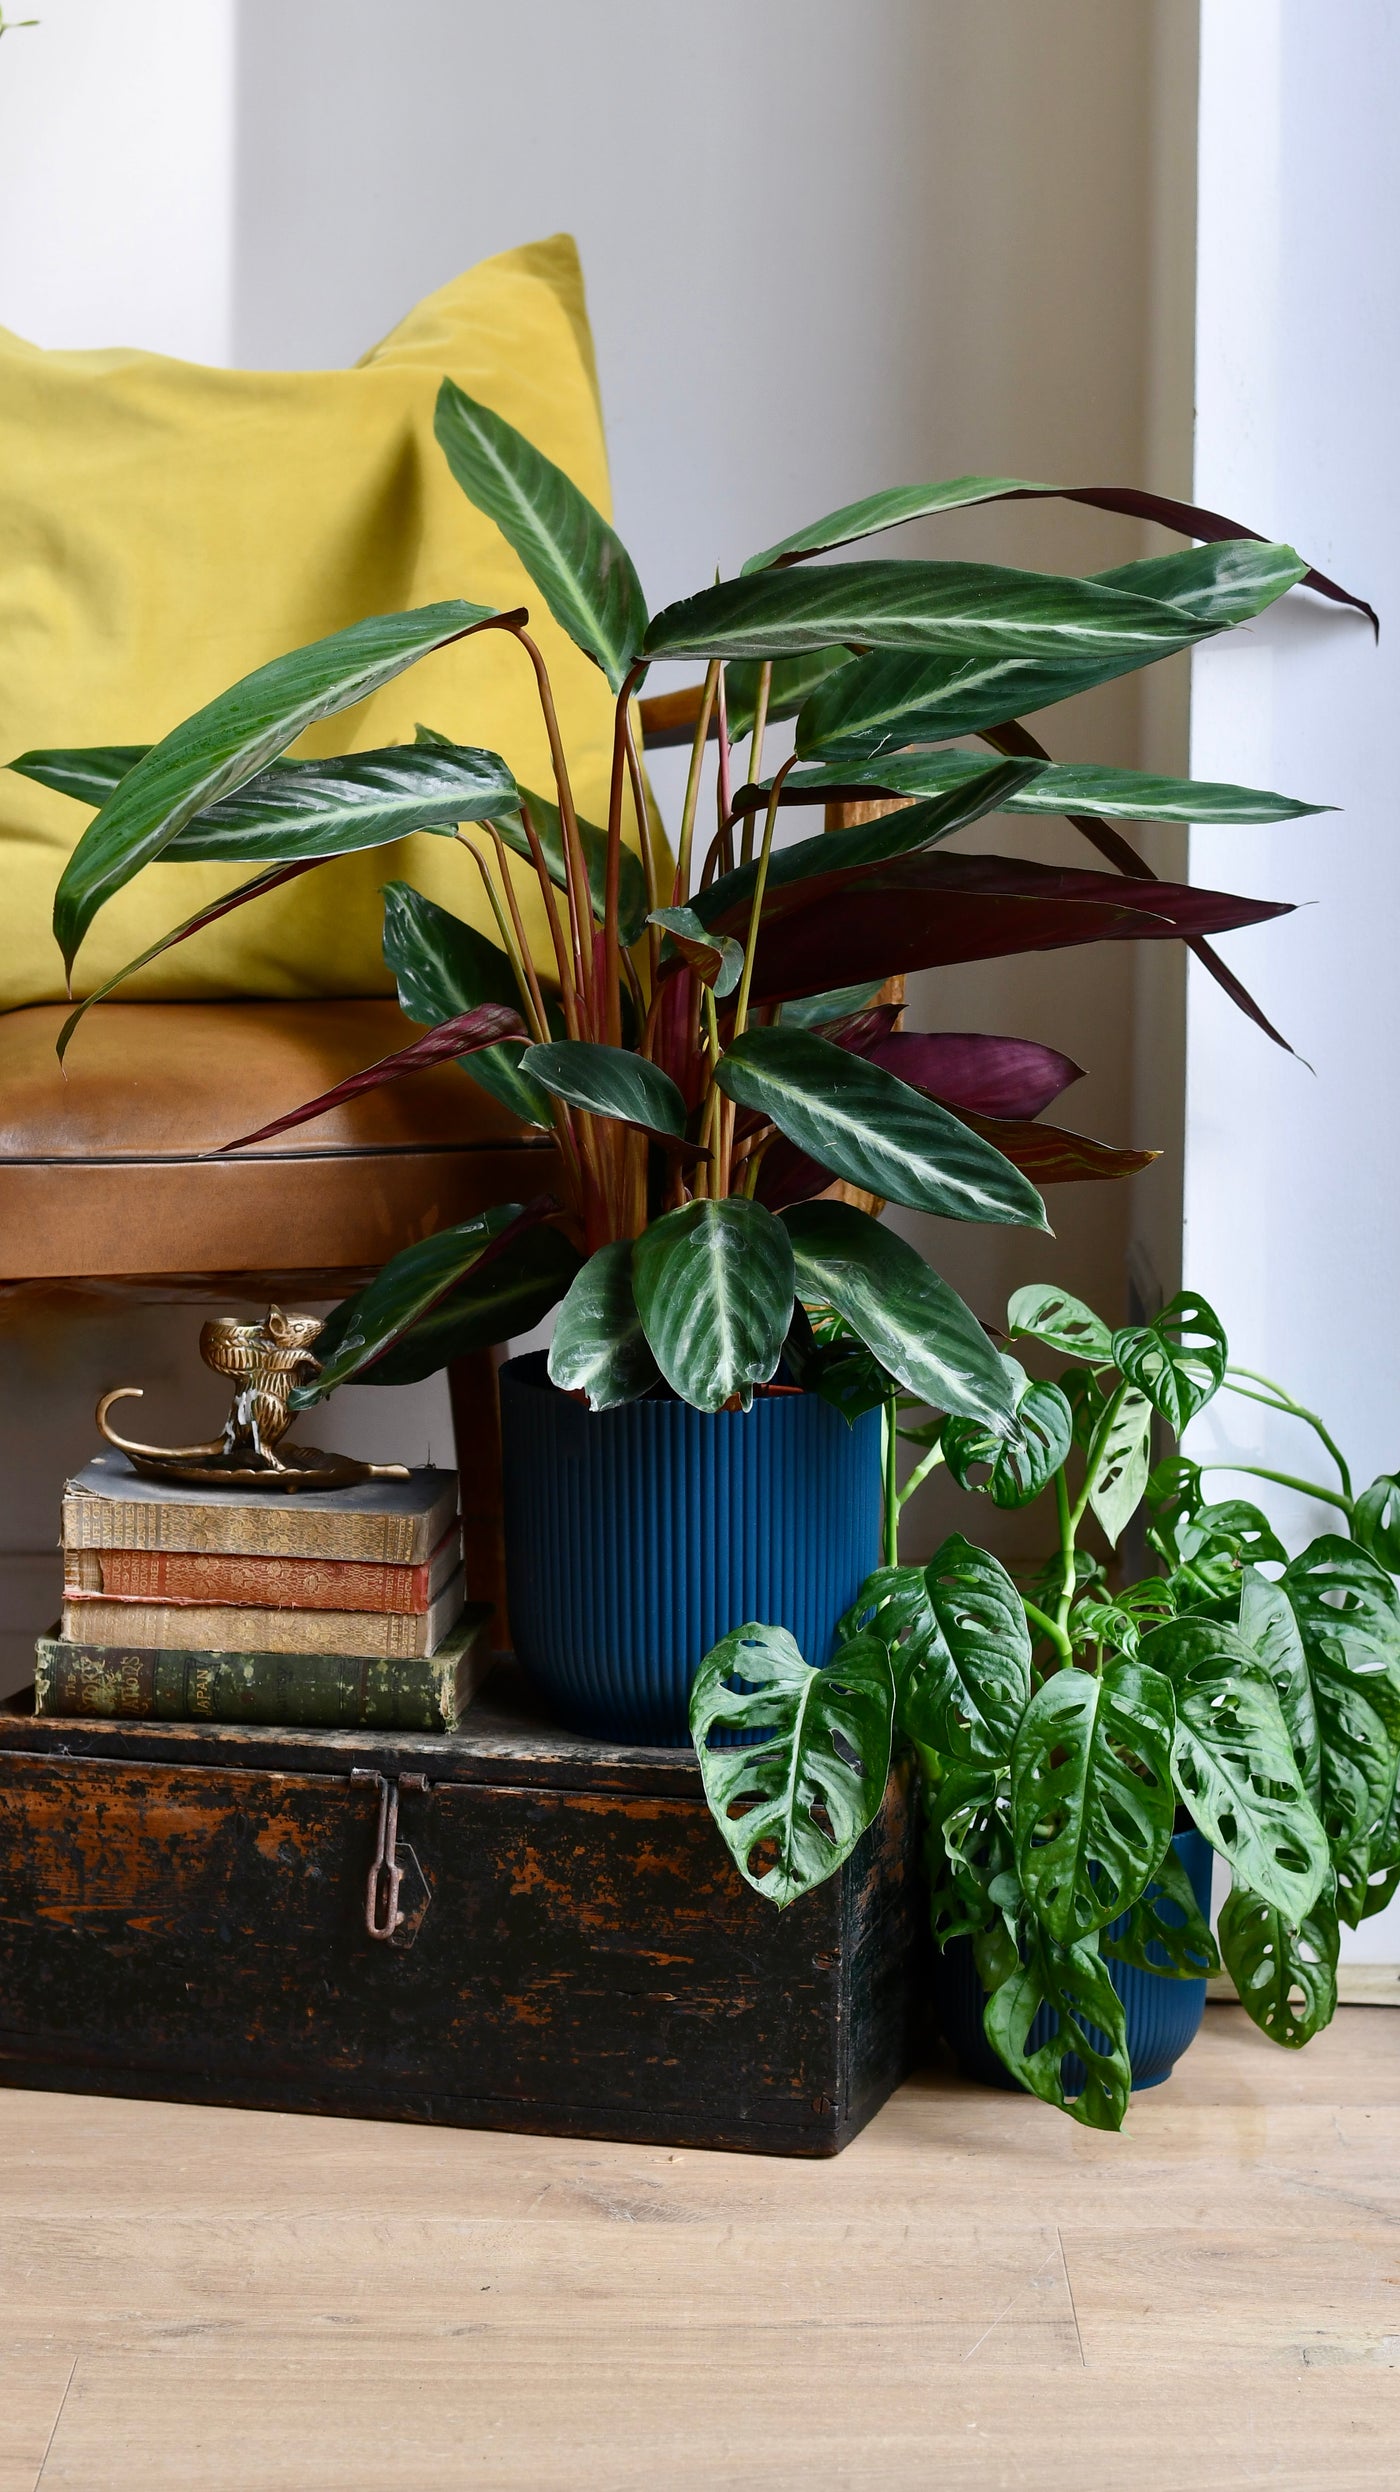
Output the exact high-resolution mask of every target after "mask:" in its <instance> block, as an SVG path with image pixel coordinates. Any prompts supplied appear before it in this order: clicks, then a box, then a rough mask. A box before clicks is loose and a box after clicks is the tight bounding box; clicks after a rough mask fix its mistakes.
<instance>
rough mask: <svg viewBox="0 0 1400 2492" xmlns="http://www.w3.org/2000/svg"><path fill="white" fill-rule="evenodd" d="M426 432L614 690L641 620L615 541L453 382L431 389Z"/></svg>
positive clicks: (536, 455) (539, 456)
mask: <svg viewBox="0 0 1400 2492" xmlns="http://www.w3.org/2000/svg"><path fill="white" fill-rule="evenodd" d="M433 430H434V432H435V433H436V435H437V438H438V443H439V446H440V448H441V450H442V452H443V455H444V457H445V458H446V460H447V464H448V466H449V467H450V468H451V470H452V473H453V475H454V476H455V477H456V479H457V482H458V484H459V485H460V486H461V488H462V491H463V492H464V493H465V495H466V497H467V499H468V501H469V502H474V503H475V504H476V507H477V509H478V510H480V511H484V512H485V513H486V516H487V518H488V519H493V520H494V521H495V523H496V526H497V527H498V528H499V529H500V531H501V534H502V536H503V537H504V538H505V540H506V543H507V545H509V546H510V548H511V550H512V552H513V553H515V554H517V555H518V556H519V558H520V560H521V562H522V563H523V564H524V566H525V568H526V570H527V571H528V572H529V574H530V577H531V579H532V580H533V581H534V583H535V586H536V588H537V589H538V590H539V592H540V595H541V596H542V597H543V599H544V601H545V604H546V605H547V606H548V608H549V611H550V613H551V614H552V615H553V617H554V620H555V622H556V623H558V624H561V625H562V627H563V629H564V630H565V631H566V632H567V633H568V635H569V638H570V639H571V640H572V641H573V642H574V644H575V646H576V647H577V648H580V649H582V650H583V652H584V654H585V655H586V656H587V657H590V658H592V660H593V662H594V664H595V665H596V666H600V667H601V668H602V670H603V673H604V674H605V675H606V677H607V679H608V682H609V683H610V684H611V686H612V688H613V691H614V692H620V691H621V689H622V684H623V679H624V677H625V676H626V674H627V670H628V668H629V667H630V666H631V664H632V662H633V660H634V659H635V658H636V657H637V656H638V655H639V654H640V651H641V645H642V636H643V634H644V633H645V631H646V627H647V608H646V599H645V598H644V597H643V595H642V586H641V582H640V580H639V579H638V578H637V574H636V571H635V570H634V569H633V565H632V558H631V556H630V554H629V553H628V551H627V548H626V547H625V545H624V544H623V543H622V540H621V538H620V537H619V536H617V535H616V534H615V532H614V530H613V529H612V528H610V527H609V525H608V523H607V521H606V519H604V517H603V515H602V513H601V511H597V510H595V509H594V507H593V504H592V503H591V502H590V501H589V499H588V497H587V495H586V494H584V493H580V491H579V489H578V486H577V485H576V484H575V483H574V482H573V480H572V478H571V477H569V476H566V475H565V473H564V470H563V469H562V467H556V466H555V464H554V462H553V460H552V459H547V458H546V457H545V456H544V453H543V452H542V451H540V450H537V449H536V448H535V446H534V443H533V442H530V441H527V440H526V438H525V436H524V434H523V433H518V432H517V431H516V429H515V426H514V425H513V424H507V423H506V421H505V418H504V417H503V416H499V415H496V414H494V413H493V412H492V410H491V408H490V407H484V406H482V405H481V404H480V402H479V401H478V400H477V399H475V398H469V397H468V396H467V393H466V391H465V390H464V389H459V388H458V386H457V383H456V382H455V381H444V382H443V384H442V387H441V388H440V390H439V391H438V395H437V408H436V412H435V414H434V417H433Z"/></svg>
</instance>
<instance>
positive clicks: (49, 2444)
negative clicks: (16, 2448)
mask: <svg viewBox="0 0 1400 2492" xmlns="http://www.w3.org/2000/svg"><path fill="white" fill-rule="evenodd" d="M77 2369H78V2356H77V2354H74V2356H73V2359H72V2361H71V2362H70V2363H69V2365H68V2377H67V2379H66V2380H65V2381H64V2383H63V2394H62V2396H61V2397H60V2398H59V2401H58V2412H57V2414H56V2415H55V2416H54V2418H53V2427H52V2429H51V2430H50V2432H49V2436H48V2439H47V2440H46V2441H45V2443H44V2454H43V2456H42V2457H41V2458H40V2460H39V2472H38V2474H37V2475H36V2476H35V2478H34V2492H40V2487H41V2486H42V2484H43V2480H44V2472H45V2469H46V2467H47V2466H48V2462H49V2459H50V2457H51V2456H52V2455H53V2444H54V2442H55V2440H56V2439H57V2437H58V2427H59V2424H60V2423H61V2422H62V2420H63V2409H64V2407H65V2406H66V2405H67V2403H68V2391H69V2390H70V2388H71V2387H72V2385H73V2381H74V2378H75V2376H76V2373H77Z"/></svg>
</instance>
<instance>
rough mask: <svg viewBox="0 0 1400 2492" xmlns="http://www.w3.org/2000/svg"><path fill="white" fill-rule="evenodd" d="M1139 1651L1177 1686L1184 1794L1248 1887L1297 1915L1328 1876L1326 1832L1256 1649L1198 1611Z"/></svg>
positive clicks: (1178, 1761)
mask: <svg viewBox="0 0 1400 2492" xmlns="http://www.w3.org/2000/svg"><path fill="white" fill-rule="evenodd" d="M1141 1651H1142V1657H1143V1659H1144V1660H1145V1661H1147V1662H1149V1663H1150V1664H1151V1665H1152V1667H1153V1668H1154V1669H1156V1670H1160V1671H1161V1672H1162V1673H1163V1675H1164V1676H1165V1677H1166V1678H1169V1679H1170V1680H1171V1683H1172V1687H1173V1690H1174V1692H1175V1696H1176V1740H1175V1746H1174V1751H1173V1761H1174V1765H1175V1769H1176V1785H1177V1791H1178V1794H1179V1796H1180V1798H1181V1799H1182V1800H1183V1801H1184V1803H1185V1805H1186V1807H1187V1808H1188V1809H1189V1810H1190V1812H1191V1815H1192V1817H1193V1818H1194V1819H1195V1821H1196V1824H1197V1825H1198V1826H1199V1828H1200V1830H1201V1832H1202V1834H1203V1835H1204V1836H1205V1837H1206V1840H1207V1842H1209V1843H1213V1844H1214V1846H1215V1849H1216V1850H1217V1851H1218V1852H1220V1853H1222V1854H1223V1855H1224V1857H1225V1859H1226V1860H1228V1862H1229V1864H1230V1867H1231V1870H1232V1871H1233V1873H1234V1875H1235V1876H1236V1877H1237V1878H1239V1879H1240V1881H1241V1882H1242V1884H1244V1885H1245V1886H1249V1887H1252V1888H1253V1889H1254V1891H1255V1892H1256V1893H1257V1894H1260V1895H1262V1896H1263V1897H1264V1898H1265V1900H1266V1901H1267V1902H1269V1903H1271V1904H1273V1905H1275V1906H1276V1907H1277V1909H1278V1910H1279V1911H1280V1912H1282V1913H1283V1914H1285V1915H1286V1916H1287V1918H1288V1919H1289V1920H1290V1921H1295V1920H1298V1919H1300V1918H1301V1917H1302V1915H1303V1914H1304V1913H1306V1912H1308V1911H1310V1910H1311V1908H1312V1906H1313V1904H1314V1903H1315V1902H1316V1900H1317V1897H1318V1896H1319V1895H1320V1894H1321V1892H1322V1889H1323V1887H1324V1884H1325V1883H1326V1882H1327V1881H1328V1880H1329V1878H1330V1876H1331V1863H1330V1861H1329V1858H1328V1850H1327V1837H1326V1835H1325V1834H1324V1832H1323V1830H1322V1826H1321V1824H1320V1823H1319V1821H1318V1818H1317V1815H1316V1813H1315V1811H1314V1809H1313V1806H1312V1803H1311V1801H1310V1800H1309V1798H1308V1796H1307V1792H1306V1790H1305V1789H1304V1786H1303V1782H1302V1779H1301V1777H1300V1775H1299V1774H1298V1771H1297V1768H1296V1766H1295V1764H1294V1761H1293V1750H1292V1746H1291V1744H1290V1741H1289V1737H1288V1731H1287V1728H1286V1726H1285V1723H1284V1719H1283V1714H1282V1712H1281V1710H1280V1707H1279V1701H1278V1698H1277V1696H1276V1695H1275V1693H1274V1690H1273V1687H1272V1684H1271V1683H1270V1681H1269V1680H1268V1679H1267V1678H1266V1677H1265V1675H1264V1672H1263V1668H1262V1666H1261V1664H1260V1662H1259V1660H1258V1658H1257V1656H1256V1655H1255V1654H1254V1652H1253V1651H1252V1650H1251V1648H1250V1647H1249V1645H1247V1644H1246V1643H1245V1642H1244V1641H1243V1640H1242V1638H1241V1637H1240V1636H1239V1635H1238V1634H1237V1633H1236V1632H1235V1631H1234V1629H1232V1628H1230V1627H1226V1626H1222V1625H1220V1624H1219V1623H1218V1622H1217V1621H1216V1620H1214V1619H1209V1618H1191V1617H1187V1618H1173V1619H1171V1620H1169V1621H1168V1623H1167V1625H1166V1626H1164V1627H1159V1628H1158V1629H1157V1632H1156V1634H1155V1635H1151V1636H1148V1637H1146V1638H1145V1639H1144V1642H1143V1644H1142V1647H1141Z"/></svg>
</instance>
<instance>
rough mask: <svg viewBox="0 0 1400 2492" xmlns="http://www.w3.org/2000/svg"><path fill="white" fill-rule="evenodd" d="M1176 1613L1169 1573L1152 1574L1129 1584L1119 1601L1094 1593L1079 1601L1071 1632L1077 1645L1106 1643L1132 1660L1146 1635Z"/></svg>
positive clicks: (1073, 1615)
mask: <svg viewBox="0 0 1400 2492" xmlns="http://www.w3.org/2000/svg"><path fill="white" fill-rule="evenodd" d="M1175 1614H1176V1601H1175V1598H1174V1594H1173V1588H1172V1586H1171V1584H1170V1583H1169V1582H1168V1581H1167V1579H1166V1577H1165V1576H1162V1575H1149V1576H1148V1577H1147V1579H1146V1581H1145V1582H1143V1583H1135V1584H1129V1585H1128V1587H1127V1589H1126V1590H1125V1591H1123V1592H1121V1593H1120V1594H1119V1595H1118V1598H1117V1599H1116V1600H1109V1599H1105V1598H1104V1597H1102V1596H1101V1595H1096V1594H1090V1595H1088V1596H1087V1597H1086V1598H1085V1599H1084V1600H1082V1601H1076V1603H1075V1605H1074V1608H1073V1609H1072V1610H1071V1611H1070V1618H1069V1632H1070V1637H1071V1640H1072V1641H1073V1643H1074V1644H1075V1646H1076V1648H1080V1647H1082V1646H1084V1645H1086V1644H1106V1645H1108V1646H1109V1648H1110V1650H1111V1651H1113V1652H1115V1653H1126V1654H1127V1656H1128V1658H1129V1660H1131V1659H1132V1658H1133V1656H1134V1655H1135V1654H1136V1653H1137V1651H1138V1649H1139V1647H1140V1645H1141V1643H1142V1639H1143V1637H1144V1636H1145V1635H1150V1634H1151V1633H1152V1630H1153V1628H1154V1627H1160V1626H1161V1624H1162V1622H1163V1620H1164V1619H1167V1618H1172V1617H1174V1616H1175Z"/></svg>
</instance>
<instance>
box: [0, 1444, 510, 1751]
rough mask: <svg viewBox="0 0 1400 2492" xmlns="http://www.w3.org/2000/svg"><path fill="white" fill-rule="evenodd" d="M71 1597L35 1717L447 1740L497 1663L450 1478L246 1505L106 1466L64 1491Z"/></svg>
mask: <svg viewBox="0 0 1400 2492" xmlns="http://www.w3.org/2000/svg"><path fill="white" fill-rule="evenodd" d="M63 1592H64V1598H63V1617H62V1622H61V1625H60V1627H59V1628H58V1629H57V1630H56V1631H55V1632H54V1633H53V1634H52V1635H48V1636H43V1637H41V1638H40V1641H39V1645H38V1650H37V1655H36V1664H35V1679H34V1704H35V1710H36V1712H38V1713H57V1714H96V1715H101V1716H104V1717H106V1718H108V1719H111V1718H112V1717H119V1718H120V1717H125V1718H127V1719H133V1718H134V1719H148V1720H163V1721H180V1720H204V1721H215V1722H260V1723H287V1724H301V1725H315V1726H317V1727H332V1728H345V1729H349V1728H355V1727H359V1726H365V1727H374V1728H377V1729H382V1730H450V1729H451V1728H452V1727H453V1725H454V1723H455V1722H456V1721H457V1720H458V1718H459V1716H460V1714H461V1712H462V1710H463V1708H464V1707H465V1705H466V1704H467V1703H468V1702H469V1701H470V1698H471V1695H472V1693H473V1690H474V1688H475V1686H476V1685H477V1683H478V1680H479V1679H480V1677H481V1676H482V1674H483V1672H484V1670H485V1668H486V1666H487V1663H488V1660H489V1652H488V1645H487V1636H486V1626H487V1622H488V1619H489V1612H488V1611H487V1610H486V1609H484V1608H483V1607H482V1606H481V1605H479V1604H478V1605H477V1606H475V1607H468V1605H467V1602H466V1586H465V1581H464V1578H463V1572H462V1535H461V1525H460V1523H459V1521H458V1516H457V1476H456V1473H455V1472H452V1471H435V1470H419V1471H412V1472H410V1473H409V1475H408V1476H407V1478H405V1479H398V1480H372V1481H367V1482H365V1483H364V1484H362V1485H360V1486H356V1487H353V1488H337V1489H324V1490H302V1491H298V1492H297V1493H295V1494H288V1493H287V1492H286V1491H284V1490H277V1489H272V1490H268V1491H266V1492H262V1493H249V1492H248V1491H246V1490H241V1489H229V1488H213V1487H207V1486H203V1485H194V1484H190V1485H174V1484H172V1483H170V1482H168V1481H161V1480H148V1479H143V1478H142V1477H141V1476H140V1475H139V1474H138V1473H137V1472H136V1471H134V1470H133V1469H132V1467H131V1465H130V1463H129V1462H128V1461H127V1460H126V1457H125V1456H124V1455H123V1454H118V1453H103V1454H99V1455H97V1456H96V1458H95V1459H94V1460H93V1461H92V1462H90V1463H88V1464H87V1466H86V1468H85V1469H84V1470H82V1471H80V1472H79V1473H78V1476H77V1478H76V1479H73V1480H70V1481H69V1482H68V1485H67V1487H66V1488H65V1490H64V1492H63Z"/></svg>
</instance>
